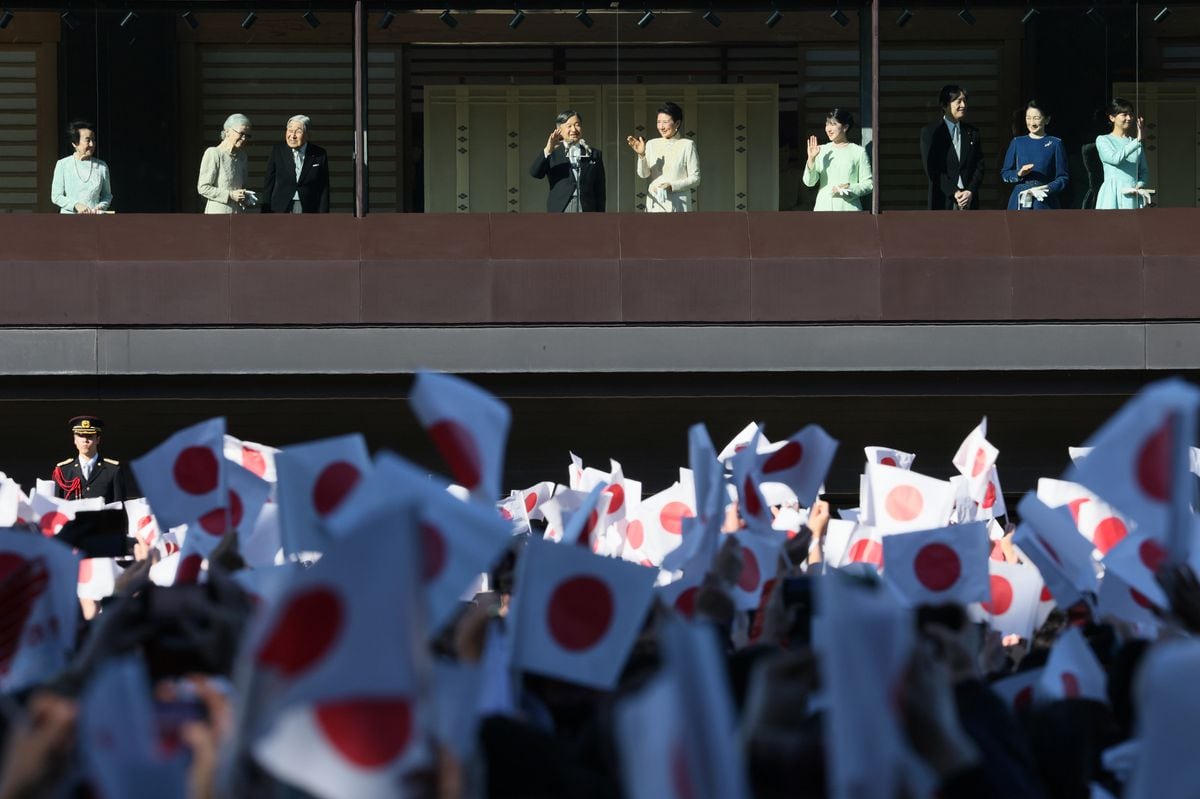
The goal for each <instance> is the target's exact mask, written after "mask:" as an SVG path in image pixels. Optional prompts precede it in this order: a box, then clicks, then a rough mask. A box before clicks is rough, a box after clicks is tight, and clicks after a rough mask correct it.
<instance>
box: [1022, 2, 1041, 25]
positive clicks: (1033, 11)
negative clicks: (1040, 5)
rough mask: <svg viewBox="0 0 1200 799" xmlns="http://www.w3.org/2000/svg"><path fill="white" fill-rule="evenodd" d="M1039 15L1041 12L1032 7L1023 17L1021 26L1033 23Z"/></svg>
mask: <svg viewBox="0 0 1200 799" xmlns="http://www.w3.org/2000/svg"><path fill="white" fill-rule="evenodd" d="M1039 13H1040V12H1039V11H1038V10H1037V9H1036V8H1034V7H1032V6H1030V7H1029V10H1028V11H1026V12H1025V16H1023V17H1021V24H1022V25H1027V24H1029V23H1030V22H1032V21H1033V18H1034V17H1036V16H1037V15H1038V14H1039Z"/></svg>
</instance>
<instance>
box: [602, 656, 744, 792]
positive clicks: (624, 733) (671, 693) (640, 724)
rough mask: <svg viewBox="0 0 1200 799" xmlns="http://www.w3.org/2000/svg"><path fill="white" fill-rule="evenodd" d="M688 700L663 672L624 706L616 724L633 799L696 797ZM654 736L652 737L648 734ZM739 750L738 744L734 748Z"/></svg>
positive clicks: (621, 704)
mask: <svg viewBox="0 0 1200 799" xmlns="http://www.w3.org/2000/svg"><path fill="white" fill-rule="evenodd" d="M685 713H686V702H685V701H684V699H683V697H682V696H680V688H679V686H678V684H677V682H676V680H675V679H674V678H673V675H669V674H660V675H659V676H657V677H655V678H654V679H652V680H651V681H650V682H648V683H647V684H646V685H645V687H644V688H642V689H641V690H640V691H638V692H637V693H636V694H633V695H631V696H628V697H627V698H625V699H623V700H621V701H620V702H618V704H617V707H616V711H615V718H614V723H615V725H616V742H617V747H618V750H619V754H620V758H621V782H622V785H623V786H624V788H625V795H626V796H627V797H629V799H692V797H697V796H699V794H698V793H697V792H696V791H697V788H696V782H697V779H696V777H697V775H696V773H695V772H693V771H692V769H691V766H690V764H689V757H688V741H687V739H688V737H689V736H690V734H691V733H692V732H693V731H692V730H689V729H688V728H687V727H686V726H685V721H684V716H685ZM647 733H649V734H647ZM731 748H732V749H735V750H736V748H737V747H736V746H732V747H731Z"/></svg>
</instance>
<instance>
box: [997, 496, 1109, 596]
mask: <svg viewBox="0 0 1200 799" xmlns="http://www.w3.org/2000/svg"><path fill="white" fill-rule="evenodd" d="M1017 510H1018V512H1019V513H1020V514H1021V518H1022V519H1024V520H1025V524H1024V525H1022V526H1027V527H1028V528H1029V530H1028V532H1027V533H1026V535H1023V536H1021V541H1020V542H1017V541H1014V543H1016V544H1017V546H1019V547H1021V550H1022V551H1024V552H1026V553H1029V547H1028V546H1027V543H1030V542H1032V543H1035V544H1036V545H1037V547H1038V548H1039V549H1041V550H1042V551H1043V552H1044V553H1045V554H1046V555H1047V556H1048V557H1049V558H1050V560H1052V561H1053V562H1054V563H1055V565H1056V566H1058V567H1059V569H1061V570H1062V572H1063V573H1064V574H1065V575H1066V576H1067V577H1068V579H1069V580H1070V581H1071V585H1073V586H1074V587H1075V588H1076V590H1078V591H1080V592H1082V593H1095V591H1096V588H1097V582H1096V569H1095V566H1094V565H1093V563H1094V561H1093V560H1092V545H1091V543H1090V542H1089V541H1088V540H1087V539H1086V538H1084V537H1083V536H1082V535H1080V534H1079V530H1078V529H1077V528H1076V527H1075V525H1074V524H1073V523H1072V521H1071V515H1070V511H1069V510H1068V509H1067V508H1048V507H1046V505H1045V504H1043V503H1042V502H1041V500H1039V499H1038V498H1037V497H1036V496H1034V495H1033V492H1030V493H1028V494H1026V495H1025V497H1024V499H1022V500H1021V503H1020V504H1019V505H1018V506H1017ZM1031 557H1032V555H1031ZM1039 568H1040V565H1039ZM1043 576H1044V577H1045V580H1046V584H1047V585H1049V586H1050V590H1051V591H1054V590H1055V583H1054V581H1053V579H1052V578H1051V577H1049V576H1046V575H1045V572H1044V571H1043ZM1055 596H1056V597H1058V599H1059V601H1060V602H1063V604H1064V605H1065V604H1067V603H1066V602H1065V601H1064V600H1063V598H1062V597H1060V596H1059V595H1058V594H1057V593H1055Z"/></svg>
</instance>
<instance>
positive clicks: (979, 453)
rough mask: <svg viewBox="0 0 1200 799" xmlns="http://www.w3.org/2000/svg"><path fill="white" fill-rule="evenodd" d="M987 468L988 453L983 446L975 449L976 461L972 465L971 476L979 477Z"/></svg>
mask: <svg viewBox="0 0 1200 799" xmlns="http://www.w3.org/2000/svg"><path fill="white" fill-rule="evenodd" d="M986 468H987V453H986V452H984V451H983V448H982V447H981V448H979V449H977V450H975V463H974V464H972V465H971V476H972V477H978V476H979V475H980V474H982V473H983V470H984V469H986Z"/></svg>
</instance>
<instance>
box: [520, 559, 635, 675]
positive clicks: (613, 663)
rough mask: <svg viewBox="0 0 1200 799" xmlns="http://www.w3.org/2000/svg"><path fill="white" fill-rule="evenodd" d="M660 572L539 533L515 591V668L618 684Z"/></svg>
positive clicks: (524, 564) (521, 562)
mask: <svg viewBox="0 0 1200 799" xmlns="http://www.w3.org/2000/svg"><path fill="white" fill-rule="evenodd" d="M656 576H657V572H655V571H654V570H653V569H646V568H642V567H641V566H638V565H636V564H633V563H628V562H626V561H623V560H618V559H614V558H602V557H599V556H597V555H594V554H592V553H591V552H589V551H587V550H586V549H582V548H580V547H574V546H559V545H557V544H553V543H550V542H546V541H541V540H538V539H531V540H530V541H529V543H528V544H527V545H526V547H525V550H524V552H523V553H522V554H521V557H520V560H519V561H518V563H517V576H516V592H515V593H514V595H513V610H512V614H513V616H514V620H513V630H514V632H513V649H512V657H513V664H514V666H515V667H517V668H520V669H523V670H525V671H529V672H532V673H535V674H542V675H545V676H549V677H555V678H558V679H561V680H566V681H568V682H573V683H577V684H579V685H584V686H588V687H592V688H599V689H601V690H610V689H612V687H613V686H614V685H615V684H616V680H617V677H618V676H619V675H620V672H621V669H622V668H623V667H624V665H625V660H626V658H628V657H629V652H630V650H631V649H632V647H633V643H634V641H635V640H636V638H637V636H638V633H639V632H640V630H641V627H642V623H643V622H644V621H645V617H646V612H647V611H648V610H649V608H650V602H651V600H652V599H653V589H654V580H655V578H656Z"/></svg>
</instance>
